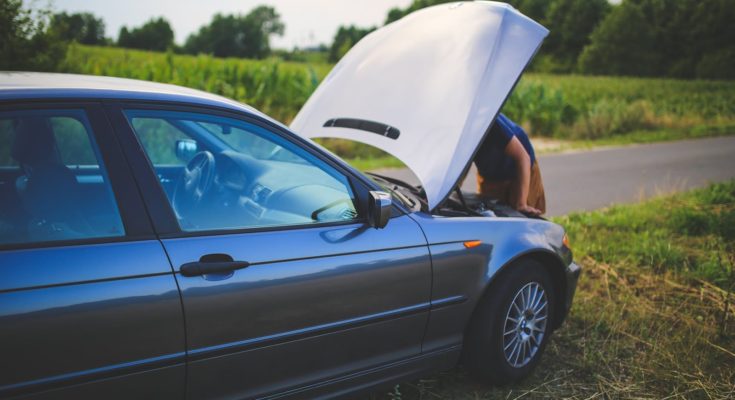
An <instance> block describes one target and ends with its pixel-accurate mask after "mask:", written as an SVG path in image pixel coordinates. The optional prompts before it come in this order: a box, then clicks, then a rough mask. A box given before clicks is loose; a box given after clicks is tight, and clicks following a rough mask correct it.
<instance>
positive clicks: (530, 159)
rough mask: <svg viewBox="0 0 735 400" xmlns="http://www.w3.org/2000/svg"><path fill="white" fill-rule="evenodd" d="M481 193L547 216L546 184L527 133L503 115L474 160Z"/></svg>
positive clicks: (519, 208)
mask: <svg viewBox="0 0 735 400" xmlns="http://www.w3.org/2000/svg"><path fill="white" fill-rule="evenodd" d="M474 162H475V165H476V166H477V172H478V174H477V191H478V193H479V194H480V196H481V197H489V198H494V199H498V200H500V201H501V202H504V203H507V204H509V205H510V206H512V207H513V208H515V209H516V210H518V211H520V212H522V213H525V214H530V215H541V214H543V213H545V212H546V197H545V195H544V184H543V181H542V180H541V170H540V169H539V165H538V160H536V154H535V152H534V150H533V146H532V145H531V141H530V140H529V139H528V135H527V134H526V132H525V131H524V130H523V128H521V127H520V126H518V125H517V124H515V123H514V122H513V121H511V120H510V119H509V118H508V117H506V116H505V115H503V114H499V115H498V117H497V118H496V120H495V123H494V124H493V126H492V127H491V128H490V132H489V133H488V135H487V137H485V141H484V142H483V143H482V145H481V146H480V149H479V150H478V151H477V154H476V155H475V159H474Z"/></svg>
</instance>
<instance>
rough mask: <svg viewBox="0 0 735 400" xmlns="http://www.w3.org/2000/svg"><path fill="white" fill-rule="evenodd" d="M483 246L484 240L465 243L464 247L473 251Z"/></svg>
mask: <svg viewBox="0 0 735 400" xmlns="http://www.w3.org/2000/svg"><path fill="white" fill-rule="evenodd" d="M481 244H482V240H468V241H466V242H464V247H466V248H468V249H471V248H473V247H477V246H479V245H481Z"/></svg>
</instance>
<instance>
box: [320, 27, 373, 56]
mask: <svg viewBox="0 0 735 400" xmlns="http://www.w3.org/2000/svg"><path fill="white" fill-rule="evenodd" d="M375 29H376V28H375V27H370V28H359V27H356V26H354V25H350V26H340V27H339V29H337V34H336V35H334V40H333V41H332V46H331V47H330V48H329V61H330V62H337V61H339V59H340V58H342V56H344V55H345V53H347V52H348V51H349V50H350V49H351V48H352V46H354V45H355V44H356V43H357V42H359V41H360V39H362V38H363V37H365V36H366V35H367V34H368V33H370V32H372V31H374V30H375Z"/></svg>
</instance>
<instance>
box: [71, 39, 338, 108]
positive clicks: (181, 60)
mask: <svg viewBox="0 0 735 400" xmlns="http://www.w3.org/2000/svg"><path fill="white" fill-rule="evenodd" d="M330 69H331V65H328V64H308V65H307V64H301V63H293V62H284V61H281V60H278V59H268V60H247V59H235V58H230V59H222V58H214V57H209V56H188V55H176V54H173V53H155V52H149V51H139V50H128V49H119V48H106V47H91V46H81V45H73V46H70V48H69V51H68V54H67V57H66V60H65V61H64V64H63V66H62V70H63V71H65V72H71V73H80V74H92V75H105V76H116V77H122V78H133V79H142V80H147V81H155V82H162V83H171V84H174V85H180V86H187V87H190V88H194V89H200V90H204V91H207V92H211V93H216V94H220V95H223V96H226V97H229V98H232V99H235V100H238V101H241V102H244V103H247V104H249V105H252V106H254V107H256V108H258V109H260V110H261V111H263V112H265V113H266V114H268V115H270V116H272V117H274V118H276V119H278V120H280V121H284V122H288V121H290V120H291V119H292V118H293V117H294V116H295V114H296V112H297V111H298V110H299V108H301V106H302V105H303V104H304V102H306V99H308V98H309V96H310V95H311V93H312V92H313V91H314V89H316V87H317V85H318V84H319V81H320V80H321V79H322V78H323V77H324V76H325V75H326V74H327V72H329V70H330Z"/></svg>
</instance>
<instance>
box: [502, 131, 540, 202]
mask: <svg viewBox="0 0 735 400" xmlns="http://www.w3.org/2000/svg"><path fill="white" fill-rule="evenodd" d="M505 154H507V155H508V156H509V157H510V158H512V159H513V160H514V161H515V164H516V179H515V181H513V185H512V190H513V191H514V194H515V196H514V198H516V199H518V203H517V204H512V206H513V207H515V209H516V210H518V211H521V212H524V213H527V214H533V215H540V214H541V211H540V210H537V209H535V208H533V207H530V206H529V205H528V189H529V187H530V186H531V156H529V155H528V153H527V152H526V149H525V148H524V147H523V144H521V141H520V140H518V138H517V137H515V136H514V137H513V138H512V139H511V140H510V142H509V143H508V145H507V146H505Z"/></svg>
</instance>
